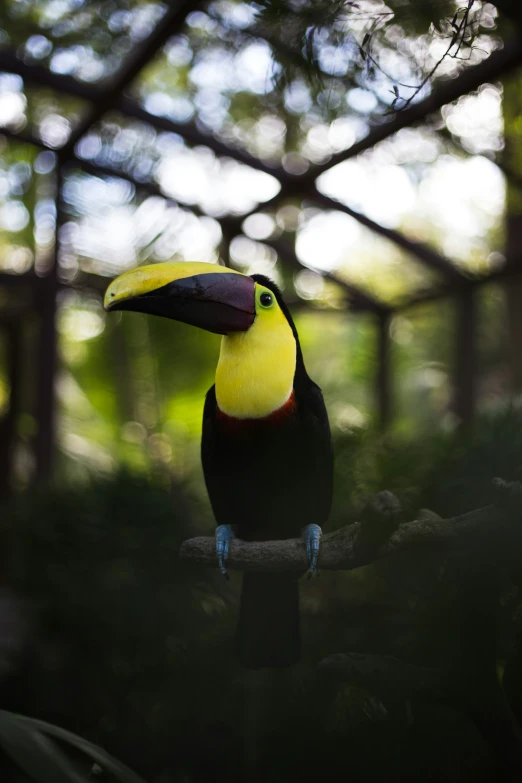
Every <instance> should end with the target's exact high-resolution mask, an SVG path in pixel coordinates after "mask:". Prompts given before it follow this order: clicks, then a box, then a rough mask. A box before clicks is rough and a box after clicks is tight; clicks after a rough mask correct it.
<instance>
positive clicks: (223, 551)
mask: <svg viewBox="0 0 522 783" xmlns="http://www.w3.org/2000/svg"><path fill="white" fill-rule="evenodd" d="M233 538H234V531H233V530H232V526H231V525H218V527H217V528H216V554H217V559H218V565H219V570H220V571H221V573H222V574H223V576H224V577H225V579H229V578H230V577H229V575H228V572H227V568H226V564H227V560H228V549H229V546H230V542H231V540H232V539H233Z"/></svg>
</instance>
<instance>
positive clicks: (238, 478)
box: [104, 262, 333, 668]
mask: <svg viewBox="0 0 522 783" xmlns="http://www.w3.org/2000/svg"><path fill="white" fill-rule="evenodd" d="M104 305H105V308H106V309H107V310H111V311H112V310H133V311H136V312H141V313H148V314H153V315H161V316H164V317H166V318H172V319H174V320H176V321H182V322H184V323H187V324H192V325H193V326H198V327H200V328H202V329H206V330H207V331H210V332H215V333H217V334H221V335H223V337H222V341H221V351H220V355H219V361H218V366H217V370H216V380H215V384H214V385H213V386H212V388H211V389H210V390H209V391H208V393H207V396H206V400H205V407H204V412H203V435H202V442H201V456H202V463H203V471H204V475H205V482H206V486H207V491H208V494H209V497H210V502H211V504H212V509H213V512H214V516H215V519H216V523H217V528H216V552H217V560H218V564H219V567H220V569H221V572H222V573H223V574H224V575H225V576H226V575H227V571H226V565H227V559H228V552H229V545H230V541H231V539H232V538H234V536H237V537H238V538H240V539H243V540H245V541H266V540H274V539H285V538H294V537H296V536H298V535H300V534H301V533H302V535H303V536H304V539H305V544H306V550H307V555H308V561H309V574H310V575H311V574H312V573H313V572H314V571H316V570H317V563H318V556H319V547H320V540H321V533H322V527H323V525H324V524H325V523H326V522H327V520H328V516H329V513H330V505H331V498H332V483H333V456H332V446H331V438H330V427H329V424H328V415H327V413H326V408H325V405H324V400H323V396H322V393H321V390H320V388H319V387H318V386H317V385H316V384H315V383H314V382H313V381H312V380H311V379H310V378H309V376H308V374H307V372H306V369H305V366H304V361H303V355H302V352H301V347H300V345H299V337H298V335H297V330H296V328H295V325H294V322H293V320H292V317H291V315H290V313H289V311H288V308H287V307H286V305H285V303H284V301H283V298H282V296H281V292H280V291H279V289H278V287H277V286H276V285H275V283H273V282H272V281H271V280H268V279H267V278H266V277H264V276H263V275H252V276H251V277H248V276H246V275H243V274H241V273H239V272H235V271H234V270H232V269H228V268H226V267H220V266H216V265H214V264H204V263H197V262H196V263H160V264H152V265H149V266H143V267H138V268H136V269H133V270H131V271H129V272H125V273H124V274H123V275H120V277H118V278H116V280H114V281H113V282H112V283H111V284H110V285H109V288H108V289H107V292H106V294H105V302H104ZM237 652H238V656H239V660H240V661H241V662H242V664H243V665H244V666H246V667H248V668H261V667H277V668H279V667H285V666H291V665H292V664H294V663H295V662H296V661H297V660H298V658H299V654H300V641H299V592H298V575H297V574H294V573H289V572H270V571H259V572H247V573H245V574H244V576H243V587H242V593H241V605H240V612H239V624H238V631H237Z"/></svg>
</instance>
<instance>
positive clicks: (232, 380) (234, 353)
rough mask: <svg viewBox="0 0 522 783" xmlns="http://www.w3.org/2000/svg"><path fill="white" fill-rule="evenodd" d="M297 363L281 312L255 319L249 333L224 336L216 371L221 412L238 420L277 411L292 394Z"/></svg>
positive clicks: (289, 330)
mask: <svg viewBox="0 0 522 783" xmlns="http://www.w3.org/2000/svg"><path fill="white" fill-rule="evenodd" d="M295 363H296V343H295V339H294V336H293V334H292V330H291V329H290V326H289V324H288V321H287V320H286V318H285V317H284V315H283V314H282V313H281V312H280V311H276V312H275V313H274V314H271V315H270V317H259V316H258V317H256V320H255V321H254V323H253V325H252V326H251V327H250V329H249V330H248V331H247V332H241V333H235V334H231V335H226V336H224V337H223V338H222V341H221V352H220V355H219V362H218V366H217V370H216V399H217V404H218V406H219V408H220V410H222V411H223V413H226V414H227V415H228V416H233V417H234V418H238V419H259V418H262V417H264V416H268V415H269V414H270V413H273V412H274V411H276V410H278V408H280V407H281V406H282V405H284V404H285V402H287V400H288V399H289V397H290V395H291V393H292V389H293V383H294V374H295Z"/></svg>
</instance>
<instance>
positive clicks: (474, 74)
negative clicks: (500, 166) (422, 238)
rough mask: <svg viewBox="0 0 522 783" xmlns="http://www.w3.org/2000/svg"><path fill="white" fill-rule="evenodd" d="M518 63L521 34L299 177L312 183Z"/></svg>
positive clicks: (521, 52)
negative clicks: (340, 164) (333, 168)
mask: <svg viewBox="0 0 522 783" xmlns="http://www.w3.org/2000/svg"><path fill="white" fill-rule="evenodd" d="M520 65H522V43H521V41H520V38H518V37H517V38H515V39H513V40H511V41H508V42H507V43H506V44H505V45H504V48H503V49H500V50H497V51H495V52H493V53H492V54H490V55H489V57H487V58H486V59H485V60H483V61H482V62H481V63H479V64H478V65H474V66H472V67H469V68H464V69H463V70H462V71H461V73H460V74H459V75H458V76H457V77H455V78H453V79H446V80H444V81H440V82H439V83H438V84H437V85H436V86H435V87H434V88H433V90H432V92H431V93H430V95H428V97H427V98H424V100H422V101H419V102H418V103H413V104H411V105H410V106H409V107H408V108H407V109H404V111H400V110H399V111H397V112H396V113H395V114H394V115H393V118H392V119H390V120H389V121H388V122H384V123H383V124H382V125H378V126H376V127H374V128H372V130H371V131H370V132H369V133H368V135H367V136H365V137H364V139H361V141H358V142H356V143H355V144H352V146H351V147H349V148H348V149H346V150H343V151H342V152H338V153H337V154H336V155H332V157H331V158H330V160H329V161H328V162H327V163H323V164H321V165H319V166H314V167H313V168H311V169H310V170H309V171H308V172H307V173H306V174H303V175H302V177H301V178H300V179H301V181H302V182H303V184H308V183H312V182H313V181H314V180H315V179H317V177H318V176H320V175H321V174H323V173H324V172H325V171H328V169H331V168H332V167H333V166H337V165H338V164H339V163H342V162H343V161H345V160H348V159H349V158H354V157H356V156H357V155H360V154H361V152H364V151H365V150H368V149H370V147H374V146H375V145H376V144H378V143H379V142H380V141H383V140H384V139H387V138H389V137H390V136H393V134H394V133H397V131H399V130H401V129H402V128H407V127H409V126H411V125H415V124H416V123H417V122H420V121H421V120H424V119H426V117H428V115H430V114H433V113H434V112H436V111H438V109H441V108H442V107H443V106H445V105H446V104H448V103H451V102H452V101H455V100H457V98H460V97H461V95H466V94H467V93H469V92H471V91H472V90H476V89H477V88H478V87H480V85H481V84H484V82H491V81H496V80H497V79H498V78H499V77H500V76H503V75H504V74H506V73H508V72H509V71H512V70H513V69H514V68H518V67H519V66H520Z"/></svg>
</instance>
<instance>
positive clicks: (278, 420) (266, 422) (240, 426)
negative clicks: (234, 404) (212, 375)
mask: <svg viewBox="0 0 522 783" xmlns="http://www.w3.org/2000/svg"><path fill="white" fill-rule="evenodd" d="M296 409H297V402H296V399H295V394H294V392H293V390H292V393H291V395H290V397H289V398H288V400H287V401H286V402H285V404H284V405H282V406H281V407H280V408H278V409H277V410H276V411H274V412H273V413H269V414H268V416H263V417H262V418H259V419H236V418H235V417H234V416H229V415H228V414H227V413H223V411H222V410H220V409H219V408H217V420H218V423H219V425H220V426H221V427H222V428H223V429H226V430H227V431H229V432H234V433H237V434H241V435H243V434H246V433H250V432H254V431H255V430H258V429H266V428H267V427H278V426H279V425H281V424H283V423H284V422H285V421H286V420H287V419H288V418H289V417H290V416H292V414H294V413H295V411H296Z"/></svg>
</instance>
